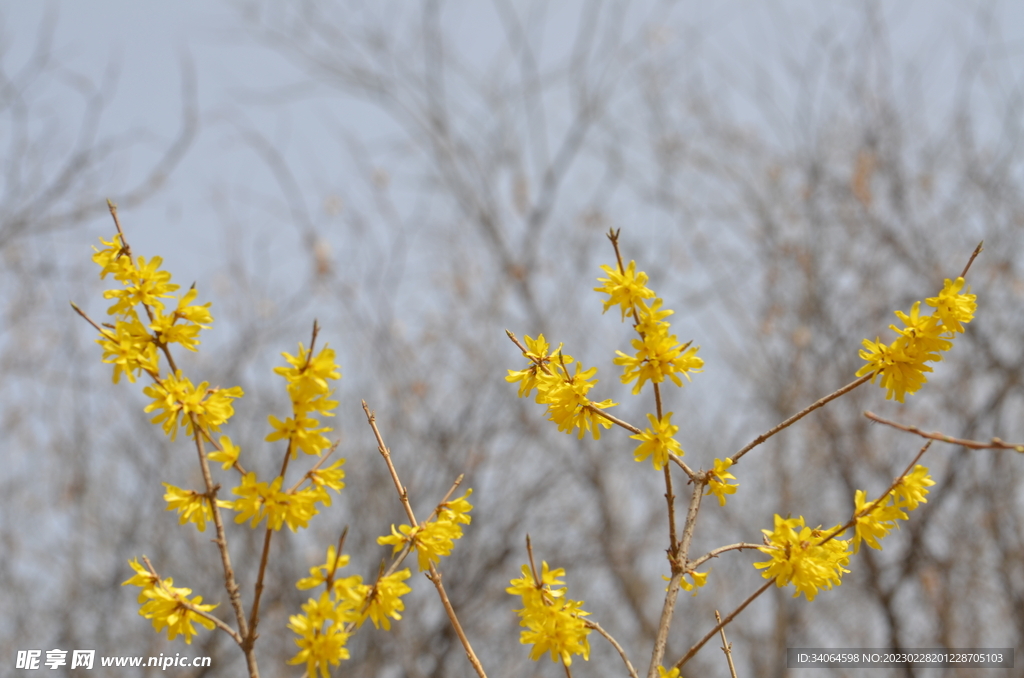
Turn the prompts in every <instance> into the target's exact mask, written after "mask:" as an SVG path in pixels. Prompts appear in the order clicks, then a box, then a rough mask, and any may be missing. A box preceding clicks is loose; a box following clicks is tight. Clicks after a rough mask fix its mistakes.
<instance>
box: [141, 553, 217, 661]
mask: <svg viewBox="0 0 1024 678" xmlns="http://www.w3.org/2000/svg"><path fill="white" fill-rule="evenodd" d="M129 565H131V566H132V569H133V570H135V576H133V577H132V578H131V579H128V580H127V581H125V582H124V583H123V584H121V585H122V586H127V585H129V584H131V585H132V586H139V587H141V588H142V592H141V593H139V602H140V603H142V602H143V601H145V604H144V605H143V606H142V608H141V609H140V610H139V614H140V615H142V616H143V617H145V618H146V619H150V620H152V621H153V628H155V629H156V631H157V633H159V632H160V631H162V630H163V629H164V628H165V627H166V628H167V639H168V640H174V639H175V638H177V637H178V636H179V635H182V636H185V642H186V643H188V644H189V645H191V644H192V636H194V635H195V634H196V630H195V628H193V626H192V623H193V622H195V623H198V624H200V625H201V626H204V627H205V628H207V629H212V628H213V627H214V623H213V622H212V621H211V620H209V619H207V618H206V617H204V616H203V615H201V614H199V613H197V612H195V611H194V610H201V611H202V612H210V611H211V610H213V609H214V608H216V607H217V606H216V605H204V604H203V597H202V596H196V597H195V598H189V597H188V596H189V594H191V593H192V589H185V588H175V586H174V581H173V580H172V579H170V578H168V579H164V580H162V581H161V580H160V579H159V578H158V577H157V576H156V575H154V574H153V573H152V572H150V571H149V570H147V569H146V568H145V567H143V566H142V565H140V564H139V561H138V559H135V560H133V561H131V562H130V563H129Z"/></svg>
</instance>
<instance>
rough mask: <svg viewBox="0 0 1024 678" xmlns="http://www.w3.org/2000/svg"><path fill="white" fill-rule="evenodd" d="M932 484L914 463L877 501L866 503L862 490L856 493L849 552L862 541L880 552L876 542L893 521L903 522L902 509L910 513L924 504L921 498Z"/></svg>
mask: <svg viewBox="0 0 1024 678" xmlns="http://www.w3.org/2000/svg"><path fill="white" fill-rule="evenodd" d="M934 484H935V481H934V480H932V479H931V478H930V477H929V476H928V469H927V468H925V467H924V466H921V465H920V464H918V465H916V466H915V467H914V470H913V471H911V472H910V473H908V474H907V475H905V476H903V477H902V478H900V479H899V480H898V481H897V482H896V485H895V486H894V487H893V489H892V491H890V492H889V494H888V495H886V496H885V498H883V499H882V500H881V501H878V502H873V501H867V499H866V498H865V497H866V494H865V492H864V490H857V492H856V494H855V495H854V500H853V501H854V518H855V519H856V523H855V527H854V530H855V534H854V538H853V552H854V553H856V552H857V551H858V550H860V543H861V542H862V541H863V542H864V543H866V544H867V545H868V546H870V547H871V548H873V549H878V550H881V548H882V546H881V544H879V543H878V540H879V539H881V538H882V537H885V536H886V535H887V534H889V531H890V530H891V529H892V528H894V527H896V521H897V520H907V518H908V516H907V514H906V513H905V512H904V510H906V511H913V510H914V509H916V508H917V507H918V505H920V504H922V503H925V502H927V499H925V495H926V494H928V488H929V487H930V486H932V485H934Z"/></svg>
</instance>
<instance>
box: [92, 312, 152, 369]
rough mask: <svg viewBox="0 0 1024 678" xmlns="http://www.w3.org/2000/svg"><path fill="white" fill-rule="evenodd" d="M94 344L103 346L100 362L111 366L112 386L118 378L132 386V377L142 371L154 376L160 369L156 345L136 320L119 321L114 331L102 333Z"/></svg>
mask: <svg viewBox="0 0 1024 678" xmlns="http://www.w3.org/2000/svg"><path fill="white" fill-rule="evenodd" d="M100 336H101V338H100V339H97V340H96V343H97V344H99V345H100V346H102V347H103V362H105V363H108V364H112V365H113V366H114V383H115V384H116V383H118V381H119V380H120V378H121V375H122V374H124V375H125V376H126V377H128V381H130V382H131V383H133V384H134V383H135V377H136V376H137V375H138V374H139V373H140V372H142V371H143V370H145V371H146V372H149V373H150V374H154V375H155V374H156V373H157V371H158V370H159V356H158V355H157V349H156V344H154V343H153V338H152V337H151V336H149V333H148V332H147V331H146V328H145V327H144V326H143V325H142V323H140V322H139V320H138V318H132V319H130V320H119V321H117V323H115V325H114V329H113V331H112V332H111V331H110V330H104V331H103V333H102V334H101V335H100Z"/></svg>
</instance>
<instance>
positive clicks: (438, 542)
mask: <svg viewBox="0 0 1024 678" xmlns="http://www.w3.org/2000/svg"><path fill="white" fill-rule="evenodd" d="M461 536H462V528H460V527H459V525H458V523H454V522H451V521H448V520H435V521H431V522H428V523H427V524H426V525H418V526H416V527H412V526H410V525H401V526H400V527H399V528H398V529H397V530H396V529H395V526H394V525H392V526H391V535H390V536H386V537H378V538H377V543H378V544H391V545H393V546H394V549H393V551H392V553H398V552H399V551H401V550H402V549H403V548H405V545H406V544H411V545H412V547H413V548H414V549H416V558H417V560H418V561H419V563H418V564H419V568H420V572H423V571H424V570H429V569H430V565H431V564H434V565H437V564H438V563H439V562H440V561H441V557H442V556H447V555H450V554H451V552H452V549H453V548H455V540H456V539H459V538H460V537H461Z"/></svg>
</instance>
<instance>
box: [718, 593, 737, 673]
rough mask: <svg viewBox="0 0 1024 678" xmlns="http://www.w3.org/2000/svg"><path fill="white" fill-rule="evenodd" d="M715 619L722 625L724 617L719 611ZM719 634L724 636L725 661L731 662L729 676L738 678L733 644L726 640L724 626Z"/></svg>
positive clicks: (723, 650)
mask: <svg viewBox="0 0 1024 678" xmlns="http://www.w3.org/2000/svg"><path fill="white" fill-rule="evenodd" d="M715 619H716V620H718V623H719V624H721V623H722V615H720V614H719V613H718V610H715ZM718 632H719V633H721V634H722V652H724V653H725V659H726V661H728V662H729V675H731V676H732V678H736V665H735V664H733V662H732V643H730V642H729V641H728V640H726V638H725V627H724V626H723V627H722V628H720V629H719V630H718Z"/></svg>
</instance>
